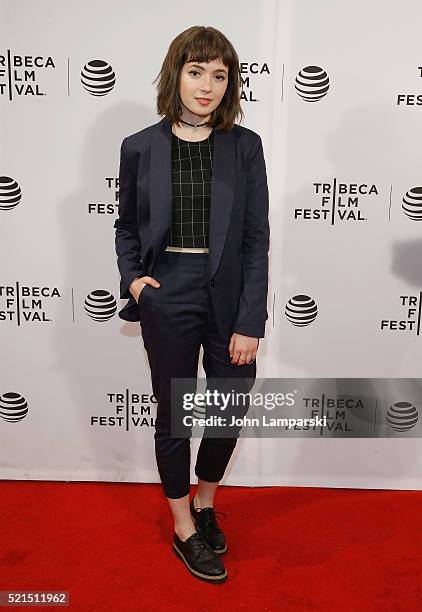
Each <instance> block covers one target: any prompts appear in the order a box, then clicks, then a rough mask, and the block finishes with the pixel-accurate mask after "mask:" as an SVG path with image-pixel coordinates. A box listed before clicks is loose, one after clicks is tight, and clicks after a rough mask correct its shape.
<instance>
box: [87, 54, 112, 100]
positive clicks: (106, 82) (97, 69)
mask: <svg viewBox="0 0 422 612" xmlns="http://www.w3.org/2000/svg"><path fill="white" fill-rule="evenodd" d="M81 83H82V86H83V88H84V89H86V91H88V92H89V93H90V94H91V95H92V96H105V95H107V94H108V93H110V91H111V90H112V89H113V87H114V85H115V83H116V75H115V73H114V70H113V68H112V67H111V66H110V64H109V63H108V62H105V61H104V60H98V59H96V60H91V61H90V62H88V63H87V64H85V66H84V67H83V68H82V70H81Z"/></svg>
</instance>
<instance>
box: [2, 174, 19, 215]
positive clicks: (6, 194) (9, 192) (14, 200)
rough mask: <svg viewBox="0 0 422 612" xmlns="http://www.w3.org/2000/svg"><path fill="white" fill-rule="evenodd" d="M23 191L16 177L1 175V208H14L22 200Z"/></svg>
mask: <svg viewBox="0 0 422 612" xmlns="http://www.w3.org/2000/svg"><path fill="white" fill-rule="evenodd" d="M21 197H22V192H21V188H20V187H19V185H18V183H17V182H16V181H15V179H12V178H10V176H0V210H12V208H15V206H17V205H18V204H19V202H20V201H21Z"/></svg>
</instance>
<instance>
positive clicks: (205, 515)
mask: <svg viewBox="0 0 422 612" xmlns="http://www.w3.org/2000/svg"><path fill="white" fill-rule="evenodd" d="M197 509H198V510H201V512H200V514H201V523H202V521H203V529H210V528H212V529H216V530H217V531H221V529H220V528H219V526H218V525H217V521H216V516H217V514H219V515H220V516H221V517H222V519H223V520H224V521H225V520H226V518H227V515H226V513H225V512H220V511H218V510H214V508H202V509H200V508H197Z"/></svg>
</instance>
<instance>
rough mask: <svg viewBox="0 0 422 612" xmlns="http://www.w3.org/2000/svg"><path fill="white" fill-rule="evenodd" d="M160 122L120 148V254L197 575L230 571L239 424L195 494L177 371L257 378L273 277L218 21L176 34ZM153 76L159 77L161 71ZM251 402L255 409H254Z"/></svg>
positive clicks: (257, 157)
mask: <svg viewBox="0 0 422 612" xmlns="http://www.w3.org/2000/svg"><path fill="white" fill-rule="evenodd" d="M157 78H159V84H158V86H157V89H158V97H157V111H158V114H159V115H162V116H164V117H163V119H161V120H160V121H159V122H158V123H156V124H154V125H151V126H149V127H147V128H145V129H143V130H142V131H140V132H137V133H136V134H132V135H130V136H128V137H126V138H125V139H124V140H123V142H122V146H121V151H120V155H121V157H120V171H119V217H118V219H117V220H116V222H115V225H114V227H115V228H116V253H117V261H118V267H119V271H120V275H121V283H120V297H121V298H129V302H128V304H127V305H126V306H125V307H124V308H123V309H122V310H121V311H120V312H119V316H120V317H121V318H122V319H124V320H127V321H140V324H141V331H142V337H143V341H144V346H145V349H146V351H147V355H148V361H149V365H150V368H151V379H152V387H153V392H154V395H155V397H156V399H157V416H156V422H155V434H154V438H155V453H156V460H157V466H158V470H159V474H160V478H161V482H162V486H163V491H164V494H165V496H166V497H167V500H168V503H169V505H170V508H171V511H172V514H173V518H174V535H173V549H174V551H175V553H176V554H177V555H178V556H179V557H180V558H181V559H182V560H183V561H184V563H185V565H186V567H187V568H188V570H189V571H190V572H191V573H192V574H193V575H194V576H195V577H197V578H199V579H201V580H205V581H207V582H211V583H219V582H222V581H224V580H225V579H226V578H227V571H226V569H225V567H224V564H223V562H222V560H221V556H219V555H221V554H222V553H224V552H225V551H226V550H227V542H226V539H225V536H224V534H223V532H222V531H221V529H220V528H219V526H218V523H217V520H216V515H215V511H214V497H215V493H216V489H217V486H218V483H219V481H220V480H221V479H222V477H223V475H224V472H225V469H226V467H227V464H228V462H229V460H230V457H231V455H232V453H233V450H234V448H235V446H236V442H237V438H238V429H237V430H236V429H233V430H230V432H229V433H228V435H227V436H226V437H219V438H217V437H215V438H212V437H205V434H204V437H203V438H202V440H201V445H200V447H199V450H198V457H197V461H196V465H195V474H196V475H197V476H198V487H197V490H196V495H195V497H194V498H193V500H192V501H191V502H190V501H189V489H190V439H189V438H188V437H186V436H185V437H174V436H172V429H171V408H173V409H174V410H178V411H179V412H180V410H181V407H180V405H176V406H171V379H173V380H174V379H178V378H191V379H195V380H196V377H197V370H198V359H199V350H200V347H201V345H202V346H203V350H204V358H203V367H204V370H205V373H206V375H207V381H211V379H218V380H220V379H221V380H223V379H229V380H230V381H233V379H235V380H236V381H239V388H240V389H243V390H244V389H246V390H250V388H251V387H252V385H253V381H254V380H255V377H256V362H255V357H256V352H257V349H258V344H259V338H263V337H264V332H265V321H266V319H267V318H268V313H267V309H266V302H267V289H268V249H269V224H268V187H267V177H266V168H265V160H264V155H263V148H262V142H261V138H260V137H259V136H258V134H256V133H255V132H253V131H252V130H249V129H247V128H245V127H241V126H239V125H237V124H235V123H234V121H235V118H236V117H237V116H238V115H240V116H241V117H243V112H242V109H241V107H240V94H241V78H240V68H239V59H238V56H237V54H236V52H235V50H234V48H233V46H232V45H231V43H230V42H229V41H228V40H227V38H226V37H225V36H224V35H223V34H222V33H221V32H219V31H218V30H216V29H214V28H211V27H202V26H194V27H191V28H189V29H187V30H186V31H184V32H182V33H181V34H179V35H178V36H177V37H176V38H175V39H174V41H173V42H172V43H171V45H170V47H169V50H168V52H167V55H166V57H165V59H164V62H163V65H162V68H161V71H160V74H159V75H158V77H157ZM154 82H155V81H154ZM246 411H247V408H246V410H245V412H246Z"/></svg>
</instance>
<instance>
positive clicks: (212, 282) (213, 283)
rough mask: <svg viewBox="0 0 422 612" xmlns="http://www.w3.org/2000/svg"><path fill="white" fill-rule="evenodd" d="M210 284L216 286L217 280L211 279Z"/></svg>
mask: <svg viewBox="0 0 422 612" xmlns="http://www.w3.org/2000/svg"><path fill="white" fill-rule="evenodd" d="M210 285H211V287H214V286H215V280H214V279H213V278H212V279H211V282H210Z"/></svg>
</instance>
